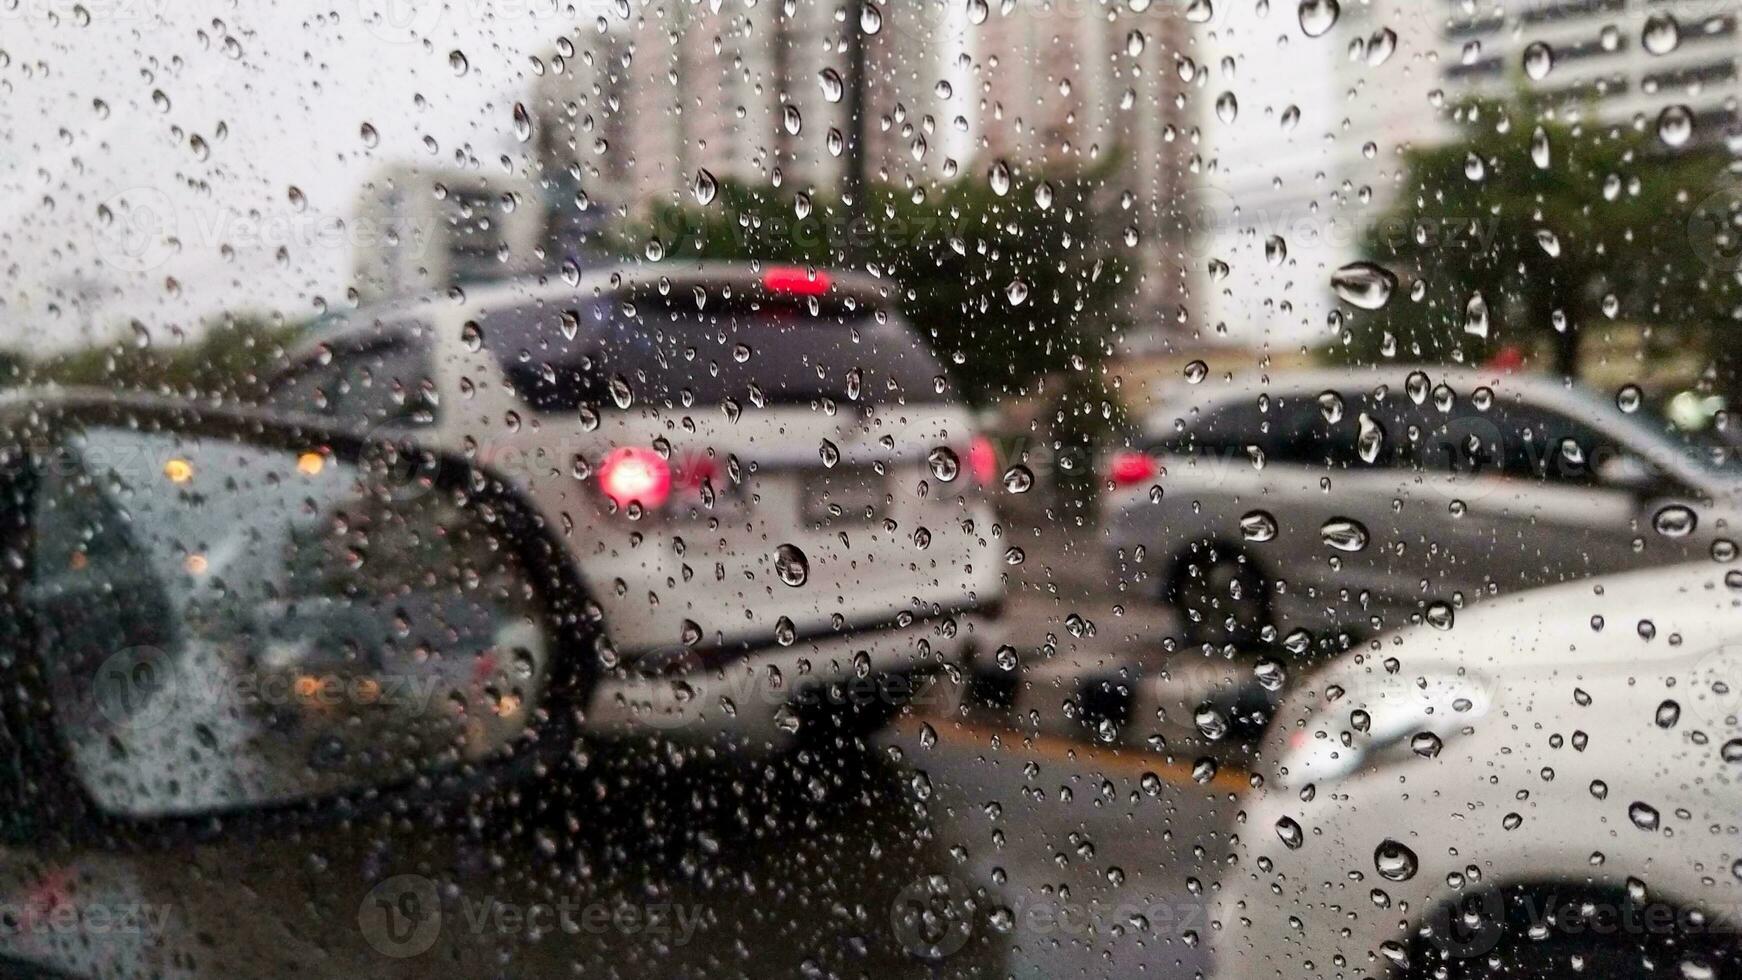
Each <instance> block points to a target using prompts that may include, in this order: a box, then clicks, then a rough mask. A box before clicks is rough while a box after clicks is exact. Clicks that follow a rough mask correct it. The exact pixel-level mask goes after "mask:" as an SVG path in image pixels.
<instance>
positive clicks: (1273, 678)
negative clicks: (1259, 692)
mask: <svg viewBox="0 0 1742 980" xmlns="http://www.w3.org/2000/svg"><path fill="white" fill-rule="evenodd" d="M1252 676H1253V677H1256V678H1257V679H1258V686H1259V687H1262V688H1264V689H1265V690H1266V691H1280V690H1282V686H1283V685H1284V684H1286V683H1287V682H1288V671H1287V669H1286V668H1284V667H1283V666H1282V662H1281V661H1279V660H1273V659H1271V658H1270V657H1261V658H1259V660H1258V663H1257V664H1256V665H1255V666H1253V668H1252Z"/></svg>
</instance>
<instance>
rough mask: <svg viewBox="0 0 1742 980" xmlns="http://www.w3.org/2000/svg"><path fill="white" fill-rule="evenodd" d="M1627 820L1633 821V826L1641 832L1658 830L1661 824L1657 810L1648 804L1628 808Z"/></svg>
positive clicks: (1633, 805) (1634, 804)
mask: <svg viewBox="0 0 1742 980" xmlns="http://www.w3.org/2000/svg"><path fill="white" fill-rule="evenodd" d="M1627 819H1629V820H1631V821H1633V826H1635V827H1638V828H1639V829H1640V830H1656V829H1657V825H1658V822H1659V817H1658V814H1657V808H1656V807H1654V806H1652V805H1650V804H1648V803H1637V802H1636V803H1633V804H1631V805H1629V806H1628V807H1627Z"/></svg>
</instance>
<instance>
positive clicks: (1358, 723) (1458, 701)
mask: <svg viewBox="0 0 1742 980" xmlns="http://www.w3.org/2000/svg"><path fill="white" fill-rule="evenodd" d="M1323 691H1325V692H1329V693H1328V694H1327V695H1326V699H1325V700H1324V701H1322V702H1321V703H1320V705H1319V706H1318V709H1317V710H1316V711H1314V712H1313V713H1312V714H1310V715H1308V716H1307V718H1306V720H1305V723H1304V724H1302V725H1301V726H1299V727H1296V728H1293V729H1292V730H1290V731H1288V732H1286V733H1285V736H1284V737H1285V738H1286V744H1285V745H1284V746H1283V747H1282V752H1281V756H1282V764H1281V771H1280V774H1279V775H1280V777H1281V782H1282V783H1284V784H1285V785H1288V786H1304V785H1306V784H1308V783H1315V784H1323V783H1330V782H1335V781H1337V780H1340V779H1344V778H1346V777H1348V776H1349V775H1351V774H1352V773H1355V772H1358V771H1360V770H1362V769H1367V768H1371V767H1375V766H1384V765H1392V764H1396V763H1399V762H1404V761H1407V760H1410V759H1421V758H1432V757H1433V756H1436V755H1438V754H1439V753H1440V751H1441V749H1442V748H1443V747H1444V746H1445V743H1446V742H1448V741H1450V740H1452V739H1454V738H1456V737H1457V736H1459V735H1461V734H1463V733H1464V732H1466V731H1468V730H1469V728H1470V725H1471V723H1472V722H1474V721H1475V720H1476V719H1477V718H1480V717H1482V716H1483V715H1485V714H1487V713H1488V711H1489V710H1490V709H1491V708H1492V707H1493V706H1494V703H1495V701H1496V699H1497V696H1498V695H1497V691H1496V689H1495V686H1494V685H1493V684H1492V683H1491V682H1489V681H1488V679H1487V678H1484V677H1480V676H1477V675H1474V674H1470V673H1468V672H1446V673H1430V674H1426V675H1416V676H1413V677H1408V676H1401V675H1384V676H1380V677H1365V676H1364V677H1360V678H1358V679H1354V680H1352V681H1347V682H1345V683H1343V684H1340V685H1339V684H1338V683H1337V682H1336V681H1334V680H1333V681H1331V682H1330V683H1327V684H1326V685H1325V687H1324V688H1323Z"/></svg>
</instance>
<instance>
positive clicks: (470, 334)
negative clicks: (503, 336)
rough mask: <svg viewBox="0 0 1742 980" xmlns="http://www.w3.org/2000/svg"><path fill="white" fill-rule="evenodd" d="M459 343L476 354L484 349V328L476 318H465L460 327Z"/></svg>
mask: <svg viewBox="0 0 1742 980" xmlns="http://www.w3.org/2000/svg"><path fill="white" fill-rule="evenodd" d="M460 343H461V345H463V346H464V347H465V348H466V350H468V351H471V352H472V353H474V354H476V353H477V352H479V351H481V350H483V349H484V328H483V327H480V326H479V325H478V322H477V321H476V320H467V321H466V322H465V325H464V326H462V327H460Z"/></svg>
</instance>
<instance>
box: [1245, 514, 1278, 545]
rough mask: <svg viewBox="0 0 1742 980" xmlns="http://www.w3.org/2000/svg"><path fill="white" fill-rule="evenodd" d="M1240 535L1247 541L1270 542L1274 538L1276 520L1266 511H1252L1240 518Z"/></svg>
mask: <svg viewBox="0 0 1742 980" xmlns="http://www.w3.org/2000/svg"><path fill="white" fill-rule="evenodd" d="M1240 534H1241V535H1242V536H1243V537H1245V539H1246V540H1248V541H1259V542H1263V541H1270V540H1272V539H1274V538H1275V537H1276V518H1275V517H1272V516H1271V515H1270V514H1269V513H1268V512H1267V511H1262V510H1255V511H1252V512H1250V513H1248V514H1247V515H1246V516H1244V517H1242V518H1240Z"/></svg>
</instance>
